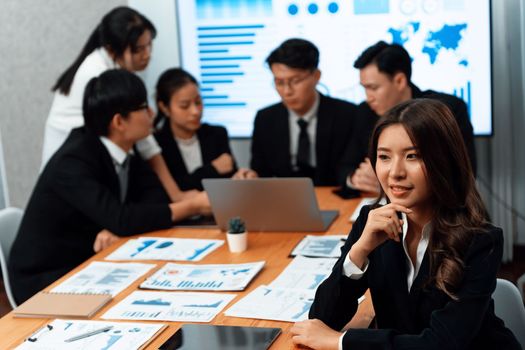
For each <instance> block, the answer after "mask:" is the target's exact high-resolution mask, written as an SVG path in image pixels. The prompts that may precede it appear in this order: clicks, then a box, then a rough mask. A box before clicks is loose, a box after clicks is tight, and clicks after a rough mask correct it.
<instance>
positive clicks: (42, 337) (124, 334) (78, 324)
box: [16, 320, 165, 350]
mask: <svg viewBox="0 0 525 350" xmlns="http://www.w3.org/2000/svg"><path fill="white" fill-rule="evenodd" d="M107 326H112V328H111V329H110V330H108V331H105V332H101V333H98V334H94V335H91V336H89V337H86V338H83V339H79V340H75V341H72V342H65V340H66V339H70V338H72V337H75V336H78V335H80V334H86V333H88V332H91V331H95V330H99V329H102V328H104V327H107ZM164 327H165V325H164V324H159V323H130V322H107V321H78V320H54V321H53V322H51V323H50V324H49V325H48V326H44V327H43V328H41V329H39V330H38V331H36V332H35V333H33V334H32V335H31V336H29V338H31V339H34V341H29V340H26V341H25V342H23V343H22V344H21V345H20V346H18V347H17V348H16V349H17V350H63V349H64V350H65V349H68V350H75V349H79V350H85V349H89V350H134V349H140V348H141V347H142V346H143V345H144V344H146V343H148V342H149V341H150V340H151V339H152V338H153V337H154V336H155V335H156V334H157V333H158V332H159V331H160V330H161V329H163V328H164Z"/></svg>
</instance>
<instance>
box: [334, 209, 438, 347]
mask: <svg viewBox="0 0 525 350" xmlns="http://www.w3.org/2000/svg"><path fill="white" fill-rule="evenodd" d="M401 217H402V220H403V241H402V243H403V250H404V251H405V256H406V269H407V286H408V291H409V292H410V289H411V288H412V284H413V283H414V281H415V280H416V277H417V274H418V273H419V268H420V267H421V262H422V261H423V258H424V256H425V252H426V251H427V248H428V243H429V241H430V229H431V227H430V224H426V225H425V226H424V227H423V232H422V234H421V239H420V240H419V243H418V245H417V253H416V263H415V265H414V264H413V263H412V259H410V255H409V254H408V247H407V243H406V236H407V231H408V220H407V216H406V214H405V213H401ZM367 269H368V259H367V260H366V262H365V265H364V267H363V269H362V270H361V269H360V268H359V267H357V266H356V265H355V264H354V263H353V262H352V260H350V254H347V255H346V257H345V261H344V263H343V274H344V275H345V276H346V277H349V278H351V279H353V280H358V279H360V278H361V277H363V275H364V273H365V272H366V270H367ZM345 333H346V332H345ZM345 333H343V334H342V335H341V337H339V350H343V337H344V335H345Z"/></svg>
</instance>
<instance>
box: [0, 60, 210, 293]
mask: <svg viewBox="0 0 525 350" xmlns="http://www.w3.org/2000/svg"><path fill="white" fill-rule="evenodd" d="M146 101H147V95H146V89H145V87H144V84H143V83H142V81H141V80H140V79H139V78H138V77H137V76H135V75H134V74H132V73H129V72H126V71H123V70H110V71H107V72H105V73H103V74H102V75H100V76H99V77H98V78H93V79H92V80H91V81H90V82H89V83H88V85H87V87H86V92H85V95H84V104H83V114H84V120H85V127H82V128H79V129H75V130H73V131H72V132H71V134H70V135H69V137H68V139H67V141H66V142H65V143H64V144H63V146H62V147H61V148H60V149H59V150H58V151H57V152H56V153H55V155H54V156H53V157H52V158H51V160H50V161H49V162H48V164H47V165H46V167H45V168H44V170H43V172H42V174H41V175H40V177H39V179H38V182H37V184H36V186H35V189H34V191H33V194H32V196H31V199H30V200H29V204H28V206H27V208H26V211H25V215H24V217H23V219H22V223H21V226H20V229H19V231H18V236H17V237H16V239H15V242H14V243H13V246H12V250H11V254H10V262H9V268H10V277H11V279H12V280H11V282H12V286H13V291H14V294H15V299H16V301H17V302H18V303H20V302H23V301H24V300H26V299H28V298H29V297H31V296H32V295H33V294H34V293H36V292H38V291H39V290H41V289H43V288H44V287H46V286H47V285H49V284H50V283H52V282H53V281H55V280H56V279H58V278H60V277H61V276H63V275H64V274H65V273H67V272H68V271H69V270H71V269H73V268H74V267H75V266H77V265H78V264H80V263H82V262H83V261H85V260H86V259H88V258H89V257H90V256H91V255H93V251H94V250H99V249H101V248H103V247H104V245H105V244H107V243H110V242H111V241H112V237H114V235H117V236H129V235H134V234H138V233H144V232H147V231H152V230H159V229H164V228H168V227H170V226H171V225H172V224H173V222H174V221H176V220H179V219H182V218H185V217H187V216H190V215H195V214H199V213H201V212H206V211H207V210H208V209H207V208H208V207H207V205H206V201H207V198H206V197H205V195H204V194H202V195H197V196H196V197H193V198H191V199H187V200H184V201H181V202H177V203H171V204H170V203H169V201H168V197H167V195H166V193H165V192H164V191H163V189H162V187H161V185H160V182H159V180H158V179H157V178H156V176H155V175H154V173H152V171H151V169H150V168H149V166H148V165H147V164H146V163H144V162H143V161H142V160H141V159H140V158H139V157H136V156H134V154H133V152H132V147H133V145H134V143H135V142H136V141H137V140H140V139H142V138H144V137H146V136H147V135H148V134H149V133H150V130H151V126H152V112H151V110H150V109H149V108H148V105H147V102H146Z"/></svg>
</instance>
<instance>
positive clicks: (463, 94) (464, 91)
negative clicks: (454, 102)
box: [452, 81, 472, 118]
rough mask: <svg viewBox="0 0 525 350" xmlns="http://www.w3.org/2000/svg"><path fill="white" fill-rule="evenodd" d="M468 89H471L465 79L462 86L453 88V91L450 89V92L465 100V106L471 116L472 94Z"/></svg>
mask: <svg viewBox="0 0 525 350" xmlns="http://www.w3.org/2000/svg"><path fill="white" fill-rule="evenodd" d="M470 90H471V89H470V81H467V84H466V85H465V86H464V87H460V88H457V89H454V91H452V94H453V95H455V96H456V97H459V98H460V99H462V100H463V101H465V103H466V104H467V108H468V115H469V116H470V117H471V118H472V114H471V106H472V96H471V91H470Z"/></svg>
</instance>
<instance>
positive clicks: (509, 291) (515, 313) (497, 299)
mask: <svg viewBox="0 0 525 350" xmlns="http://www.w3.org/2000/svg"><path fill="white" fill-rule="evenodd" d="M492 298H493V299H494V311H495V313H496V316H498V317H499V318H501V319H502V320H503V322H505V326H506V327H507V328H509V329H510V330H511V331H512V333H514V335H515V336H516V338H517V339H518V341H519V343H520V344H521V346H522V347H523V348H524V349H525V307H524V306H523V299H522V298H521V294H520V292H519V291H518V288H517V287H516V286H515V285H514V284H512V283H511V282H509V281H507V280H504V279H500V278H498V280H497V284H496V290H495V291H494V293H493V294H492Z"/></svg>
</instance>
